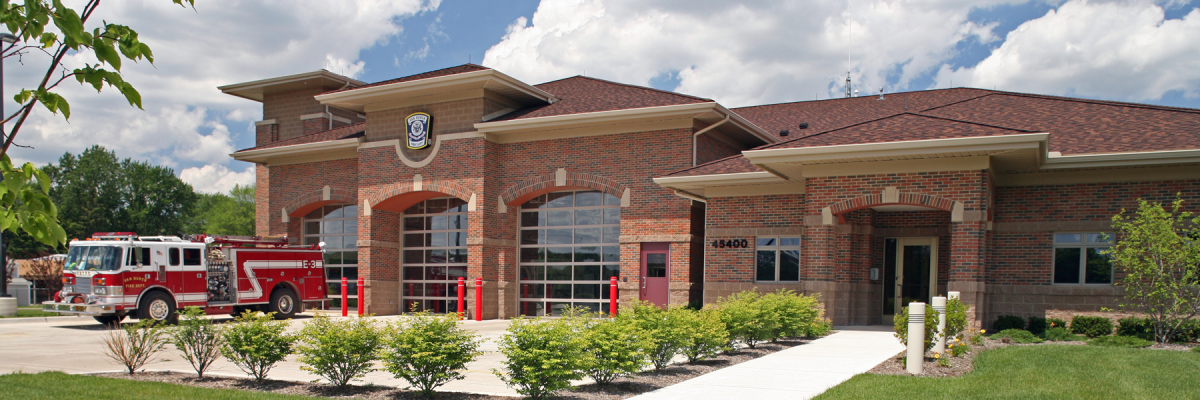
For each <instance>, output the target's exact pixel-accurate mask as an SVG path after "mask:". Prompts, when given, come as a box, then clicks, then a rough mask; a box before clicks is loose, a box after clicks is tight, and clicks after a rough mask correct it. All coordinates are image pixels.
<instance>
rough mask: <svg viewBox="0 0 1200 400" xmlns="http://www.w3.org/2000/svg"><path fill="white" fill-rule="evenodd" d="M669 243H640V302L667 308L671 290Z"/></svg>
mask: <svg viewBox="0 0 1200 400" xmlns="http://www.w3.org/2000/svg"><path fill="white" fill-rule="evenodd" d="M670 249H671V244H670V243H642V274H641V275H642V293H641V294H642V300H643V301H648V302H651V303H654V304H657V305H658V306H659V307H663V308H666V307H667V297H668V295H669V292H670V288H671V278H670V263H671V250H670Z"/></svg>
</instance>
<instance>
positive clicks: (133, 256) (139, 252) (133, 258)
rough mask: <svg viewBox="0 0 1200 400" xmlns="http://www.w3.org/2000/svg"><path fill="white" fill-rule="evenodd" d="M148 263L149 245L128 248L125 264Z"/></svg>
mask: <svg viewBox="0 0 1200 400" xmlns="http://www.w3.org/2000/svg"><path fill="white" fill-rule="evenodd" d="M149 264H150V248H149V247H131V248H130V249H129V260H128V262H126V263H125V265H129V266H134V265H149Z"/></svg>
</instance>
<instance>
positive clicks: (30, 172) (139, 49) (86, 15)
mask: <svg viewBox="0 0 1200 400" xmlns="http://www.w3.org/2000/svg"><path fill="white" fill-rule="evenodd" d="M171 2H172V3H174V4H178V5H180V6H181V7H187V6H191V7H193V9H194V8H195V0H171ZM99 6H100V0H89V1H88V2H87V3H86V4H84V6H83V7H82V8H81V9H80V10H81V11H76V10H75V9H73V8H70V7H67V6H65V5H63V3H62V1H61V0H51V1H46V0H26V1H24V2H12V1H9V0H0V24H3V25H4V26H5V27H7V28H8V31H9V32H11V33H12V34H13V35H14V36H16V37H17V39H18V41H17V42H14V43H9V44H7V45H4V46H2V47H0V58H5V59H6V58H9V57H14V56H16V57H22V56H23V55H24V54H26V53H27V52H28V51H31V50H34V49H37V50H40V51H42V52H44V53H45V54H46V55H47V56H49V57H50V65H49V66H48V67H47V68H46V73H45V74H44V75H43V76H42V79H41V81H40V83H38V86H37V87H36V88H33V89H28V88H24V89H21V90H20V91H19V92H17V94H16V95H15V96H13V100H15V101H16V102H17V104H20V105H21V106H20V107H18V109H17V111H15V112H13V113H12V114H10V115H7V116H0V117H3V122H4V123H8V122H10V121H15V122H14V124H13V127H12V129H11V130H10V131H8V132H0V172H3V174H4V175H3V180H4V185H2V186H3V187H4V188H3V192H0V229H7V230H12V231H14V232H16V230H17V229H18V228H19V229H21V230H24V231H25V232H26V233H29V234H30V235H31V236H33V237H34V238H36V239H37V240H38V241H40V242H43V243H46V244H50V245H58V244H62V243H64V242H65V241H66V235H65V234H64V233H63V229H62V227H61V226H59V223H58V219H57V210H56V209H55V207H54V204H53V203H52V202H51V201H50V199H49V197H47V193H48V192H49V185H50V181H49V179H47V178H45V173H42V172H41V171H40V170H38V169H37V168H36V167H34V166H33V165H32V164H30V163H26V164H25V165H23V166H22V167H20V168H16V167H14V166H13V165H12V161H11V160H10V159H9V157H8V149H9V148H10V147H11V146H13V144H14V140H15V139H16V137H17V133H18V132H20V130H21V127H23V126H24V125H25V122H26V121H27V120H28V118H29V115H30V114H31V113H32V112H33V110H34V108H35V106H36V105H37V104H39V103H40V104H42V106H43V107H45V108H46V109H47V110H49V111H50V112H51V113H53V114H55V115H57V114H59V113H60V112H61V114H62V116H63V118H64V119H67V120H70V118H71V106H70V104H69V103H68V102H67V99H66V98H64V97H63V96H62V95H60V94H58V93H56V92H55V91H54V90H55V89H56V88H58V86H59V85H60V84H61V83H63V82H64V81H67V80H68V79H70V78H75V80H76V81H78V82H79V83H80V84H88V85H91V86H92V87H93V88H95V89H96V91H97V92H100V91H101V90H102V89H104V87H105V86H108V87H112V88H114V89H116V90H117V91H119V92H120V93H121V94H122V95H123V96H124V97H125V100H126V101H128V102H129V105H130V106H134V107H137V108H139V109H141V108H142V97H141V94H139V93H138V91H137V89H135V88H134V87H133V85H131V84H130V83H129V82H126V81H125V79H124V78H123V77H122V75H121V64H122V62H123V61H122V59H125V60H130V61H134V62H138V61H140V60H142V59H145V60H146V61H148V62H150V63H151V64H153V63H154V53H153V52H151V50H150V46H148V45H146V44H145V43H142V42H141V41H140V40H138V33H137V31H135V30H133V29H132V28H130V27H128V26H125V25H119V24H113V23H109V22H108V21H103V22H102V23H101V26H98V27H95V28H92V29H91V30H88V29H87V28H86V25H87V23H88V20H89V19H90V18H91V17H92V15H93V14H94V13H95V12H96V9H97V8H98V7H99ZM34 43H36V44H37V46H34V45H33V44H34ZM52 48H53V49H54V50H53V51H50V49H52ZM81 52H91V53H93V54H94V55H95V56H96V59H97V60H98V62H97V63H95V64H85V65H84V66H83V67H81V68H75V69H73V70H68V69H66V68H65V67H63V66H62V60H63V58H64V57H65V56H67V55H69V54H77V53H81ZM106 68H111V70H109V69H106ZM34 181H36V184H33V183H34Z"/></svg>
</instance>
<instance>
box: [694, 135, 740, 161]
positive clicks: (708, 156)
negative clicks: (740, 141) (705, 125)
mask: <svg viewBox="0 0 1200 400" xmlns="http://www.w3.org/2000/svg"><path fill="white" fill-rule="evenodd" d="M737 154H742V151H741V150H740V149H738V148H737V147H734V146H730V145H728V144H726V143H725V142H722V141H720V140H717V139H714V138H712V137H709V135H707V134H705V135H700V137H698V138H696V165H700V164H704V163H706V162H709V161H715V160H720V159H722V158H725V157H729V156H732V155H737Z"/></svg>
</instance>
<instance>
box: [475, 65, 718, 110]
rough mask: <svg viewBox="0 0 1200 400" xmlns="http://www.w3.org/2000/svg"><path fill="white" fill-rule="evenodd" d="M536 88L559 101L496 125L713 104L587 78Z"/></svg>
mask: <svg viewBox="0 0 1200 400" xmlns="http://www.w3.org/2000/svg"><path fill="white" fill-rule="evenodd" d="M534 87H536V88H538V89H541V90H544V91H546V92H547V93H550V94H553V95H554V96H555V97H558V98H559V101H557V102H555V103H554V104H546V105H538V106H532V107H526V108H522V109H520V110H517V111H514V112H511V113H509V114H507V115H505V116H503V117H500V118H497V119H495V120H493V121H507V120H514V119H526V118H538V117H550V116H556V115H568V114H581V113H590V112H600V111H613V110H626V109H632V108H645V107H660V106H672V105H679V104H694V103H708V102H712V100H709V99H705V98H700V97H695V96H688V95H684V94H679V93H675V92H668V91H665V90H658V89H653V88H648V87H642V86H634V85H626V84H623V83H616V82H610V81H606V80H603V79H596V78H589V77H586V76H574V77H570V78H566V79H560V80H557V81H552V82H546V83H543V84H540V85H534Z"/></svg>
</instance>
